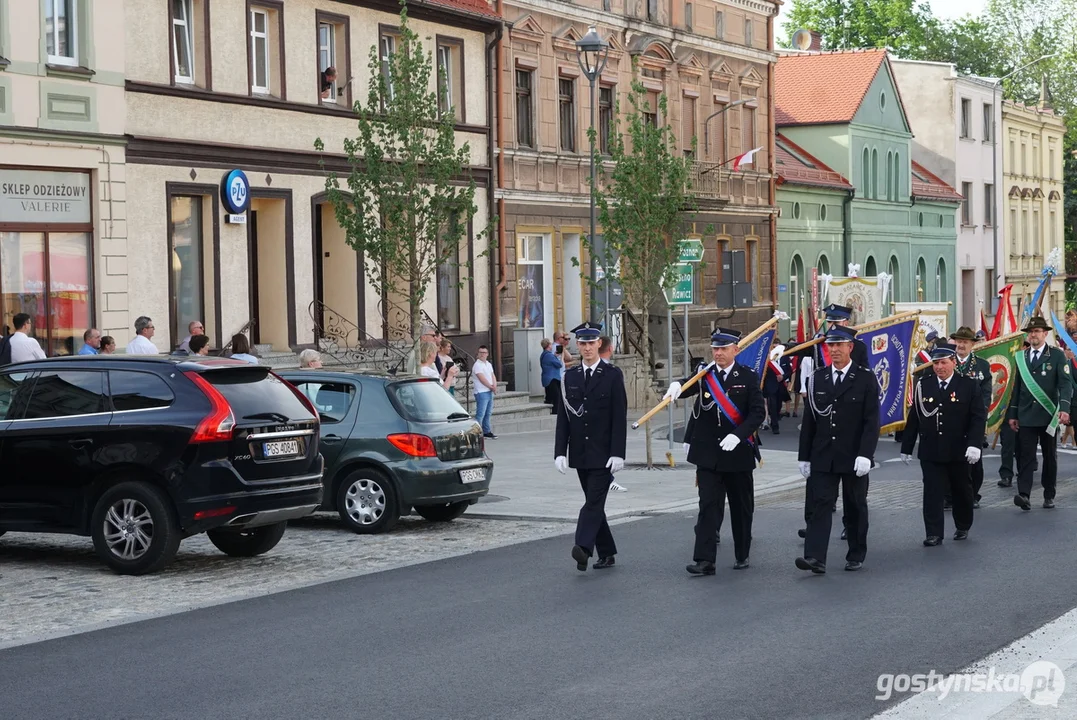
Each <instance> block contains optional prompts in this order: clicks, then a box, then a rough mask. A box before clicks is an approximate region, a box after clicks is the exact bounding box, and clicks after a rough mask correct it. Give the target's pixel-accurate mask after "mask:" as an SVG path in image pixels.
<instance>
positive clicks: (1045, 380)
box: [1006, 347, 1073, 427]
mask: <svg viewBox="0 0 1077 720" xmlns="http://www.w3.org/2000/svg"><path fill="white" fill-rule="evenodd" d="M1031 352H1032V351H1031V350H1025V351H1024V353H1025V360H1027V361H1028V364H1029V370H1031V371H1032V377H1033V378H1035V380H1036V383H1037V384H1038V385H1039V386H1040V387H1041V388H1043V391H1044V392H1045V393H1046V394H1047V397H1049V398H1050V399H1051V400H1052V401H1054V403H1055V404H1056V405H1058V410H1059V412H1065V413H1068V412H1069V411H1070V398H1071V397H1073V380H1072V379H1071V378H1070V364H1069V361H1068V360H1066V356H1065V355H1063V354H1062V351H1061V350H1059V349H1058V348H1054V347H1052V348H1048V349H1047V350H1045V351H1044V352H1042V353H1041V354H1040V361H1039V362H1038V363H1036V364H1035V365H1033V364H1032V360H1031V359H1030V358H1031V357H1032V355H1031ZM1014 372H1015V373H1016V374H1017V377H1016V378H1015V379H1014V384H1013V394H1012V395H1010V407H1009V409H1007V411H1006V419H1007V420H1016V421H1017V422H1018V423H1020V424H1021V425H1028V426H1029V427H1047V426H1048V425H1050V424H1051V419H1052V418H1051V416H1050V415H1048V414H1047V411H1046V410H1044V409H1043V407H1042V406H1040V404H1039V403H1038V402H1036V398H1034V397H1033V396H1032V393H1031V392H1029V391H1028V389H1026V388H1025V383H1024V380H1022V379H1021V371H1020V370H1018V369H1017V367H1016V364H1015V365H1014Z"/></svg>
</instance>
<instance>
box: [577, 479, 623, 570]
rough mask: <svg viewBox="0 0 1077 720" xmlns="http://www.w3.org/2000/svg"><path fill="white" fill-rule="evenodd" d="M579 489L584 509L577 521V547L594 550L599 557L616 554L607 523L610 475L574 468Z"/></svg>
mask: <svg viewBox="0 0 1077 720" xmlns="http://www.w3.org/2000/svg"><path fill="white" fill-rule="evenodd" d="M576 474H577V475H579V478H580V487H581V488H583V507H581V508H580V516H579V519H578V520H577V522H576V544H577V545H579V546H580V547H582V548H583V549H584V550H586V551H587V552H588V554H590V553H591V551H592V549H594V550H595V551H596V552H597V553H598V556H599V557H600V558H605V557H611V556H613V555H616V554H617V544H616V543H615V542H614V541H613V533H611V532H610V524H609V523H608V522H606V496H607V495H608V494H609V492H610V483H611V482H613V475H612V473H610V471H609V468H597V469H596V468H591V469H588V470H584V469H577V470H576Z"/></svg>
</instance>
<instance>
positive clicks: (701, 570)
mask: <svg viewBox="0 0 1077 720" xmlns="http://www.w3.org/2000/svg"><path fill="white" fill-rule="evenodd" d="M685 570H687V571H688V573H689V574H691V575H713V574H714V563H712V562H710V561H709V560H696V561H695V562H694V563H692V564H691V565H689V566H687V567H686V568H685Z"/></svg>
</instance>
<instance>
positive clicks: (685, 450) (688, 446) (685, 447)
mask: <svg viewBox="0 0 1077 720" xmlns="http://www.w3.org/2000/svg"><path fill="white" fill-rule="evenodd" d="M690 447H692V446H691V445H689V444H688V443H685V444H684V454H685V455H687V454H688V448H690Z"/></svg>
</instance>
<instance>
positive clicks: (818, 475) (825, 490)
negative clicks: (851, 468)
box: [804, 470, 868, 565]
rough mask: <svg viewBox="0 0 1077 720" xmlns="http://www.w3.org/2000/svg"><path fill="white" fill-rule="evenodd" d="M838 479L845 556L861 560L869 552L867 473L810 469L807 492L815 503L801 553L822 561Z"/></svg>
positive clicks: (827, 542)
mask: <svg viewBox="0 0 1077 720" xmlns="http://www.w3.org/2000/svg"><path fill="white" fill-rule="evenodd" d="M839 483H840V485H841V503H842V507H843V509H844V516H843V519H844V521H845V528H846V530H847V531H848V537H847V540H848V542H849V551H848V552H847V553H846V554H845V559H846V560H848V561H856V562H864V558H865V557H866V556H867V553H868V476H867V475H865V476H864V477H857V476H856V473H851V472H850V473H840V474H839V473H829V472H817V471H815V470H812V473H811V477H810V478H808V492H809V494H810V495H811V496H812V497H813V498H814V500H815V505H814V506H813V508H812V518H811V522H809V523H808V532H807V537H805V538H804V557H809V558H815V559H816V560H818V561H819V562H821V563H823V564H824V565H825V564H826V553H827V546H828V545H829V544H830V529H831V523H832V521H833V517H832V514H831V508H833V507H834V503H835V502H837V500H838V485H839Z"/></svg>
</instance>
